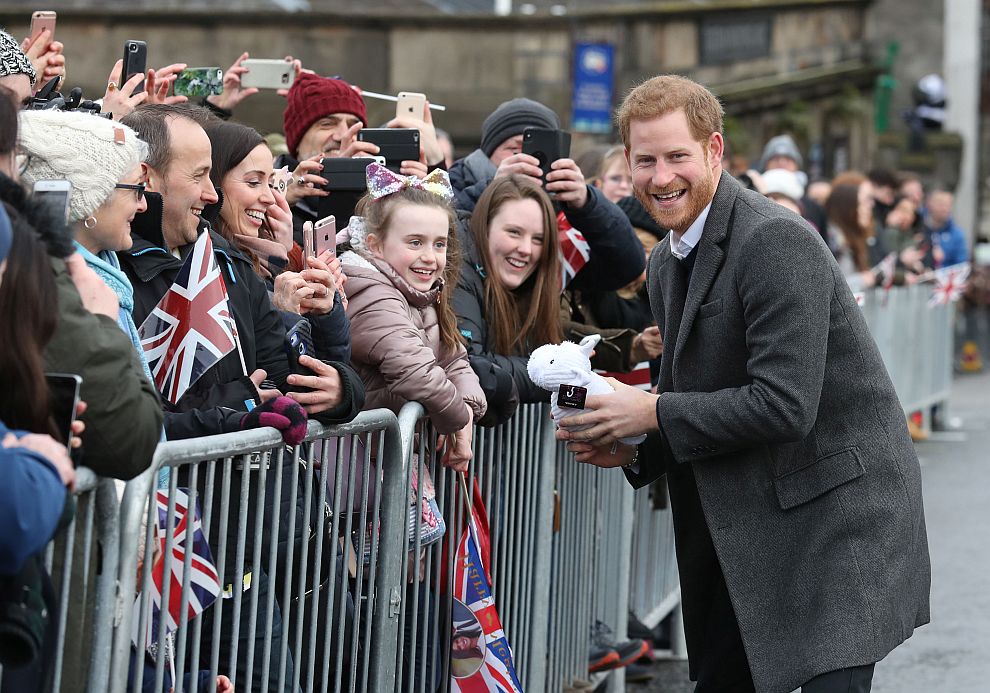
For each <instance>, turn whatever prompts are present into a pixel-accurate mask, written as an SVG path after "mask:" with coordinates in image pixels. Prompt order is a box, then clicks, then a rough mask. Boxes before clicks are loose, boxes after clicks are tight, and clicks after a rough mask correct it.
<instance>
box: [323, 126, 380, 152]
mask: <svg viewBox="0 0 990 693" xmlns="http://www.w3.org/2000/svg"><path fill="white" fill-rule="evenodd" d="M363 127H364V124H363V123H362V122H361V121H360V120H359V121H358V122H356V123H354V125H352V126H351V127H349V128H347V132H346V133H344V136H343V138H341V140H340V149H335V150H334V151H332V152H329V153H328V154H327V156H330V157H335V158H340V159H353V158H355V157H362V156H375V155H377V154H378V152H379V151H381V150H380V149H379V147H378V145H377V144H374V143H373V142H362V141H361V140H359V139H358V138H357V134H358V133H359V132H360V131H361V128H363Z"/></svg>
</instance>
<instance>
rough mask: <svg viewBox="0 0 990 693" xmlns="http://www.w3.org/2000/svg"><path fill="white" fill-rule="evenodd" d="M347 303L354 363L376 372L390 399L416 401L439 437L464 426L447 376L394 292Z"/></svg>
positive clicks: (460, 399)
mask: <svg viewBox="0 0 990 693" xmlns="http://www.w3.org/2000/svg"><path fill="white" fill-rule="evenodd" d="M363 293H367V294H372V293H374V296H371V295H368V296H365V295H355V296H352V297H351V299H350V309H351V313H350V320H351V325H352V327H353V332H352V334H353V343H352V345H351V348H352V349H353V351H354V358H355V360H358V361H361V362H363V363H367V364H368V365H370V366H371V367H373V368H376V369H378V371H379V373H381V375H382V377H383V378H384V379H385V385H386V388H387V389H388V391H389V392H390V393H392V394H393V395H395V396H397V397H400V398H402V399H405V400H407V401H410V402H419V403H420V404H422V405H423V407H424V408H425V409H426V411H427V413H428V414H429V416H430V419H431V420H432V421H433V425H434V426H435V427H436V429H437V431H438V432H440V433H452V432H453V431H458V430H460V429H462V428H464V426H466V425H467V423H468V412H467V408H466V407H465V405H464V399H463V397H461V394H460V393H459V392H458V391H457V388H456V387H455V385H454V383H453V382H451V381H450V379H449V378H448V377H447V373H446V372H445V371H444V369H443V366H442V365H441V364H440V363H439V361H438V360H437V356H436V354H434V353H433V350H432V349H431V348H430V347H429V346H428V345H427V344H426V343H424V342H423V339H422V337H421V335H420V333H419V331H418V330H417V329H416V328H415V327H414V326H413V325H412V323H410V322H409V316H408V313H407V312H406V304H405V302H404V301H403V300H402V298H401V296H400V295H399V294H398V292H395V291H390V292H376V291H375V292H373V291H372V290H370V289H369V290H367V291H366V292H363Z"/></svg>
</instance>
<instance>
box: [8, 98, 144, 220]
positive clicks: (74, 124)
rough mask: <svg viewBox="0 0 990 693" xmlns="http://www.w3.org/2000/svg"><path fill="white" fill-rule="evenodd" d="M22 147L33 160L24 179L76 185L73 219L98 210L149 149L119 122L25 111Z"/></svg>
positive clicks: (83, 115)
mask: <svg viewBox="0 0 990 693" xmlns="http://www.w3.org/2000/svg"><path fill="white" fill-rule="evenodd" d="M19 143H20V149H21V152H22V153H23V154H26V155H28V156H29V157H30V159H29V161H28V162H27V169H26V170H25V171H24V173H23V174H22V175H21V179H22V180H23V181H24V182H25V183H26V184H27V186H28V187H29V188H30V187H31V186H33V185H34V184H35V182H36V181H39V180H67V181H69V182H70V183H72V197H71V198H70V201H69V221H70V222H76V221H82V220H84V219H86V218H87V217H89V216H90V215H92V214H93V212H95V211H96V210H97V209H98V208H99V206H100V205H102V204H103V203H104V202H105V201H106V200H107V198H109V197H110V195H112V194H113V191H114V186H115V185H116V184H117V183H119V182H120V179H121V178H122V177H123V176H125V175H127V173H128V172H129V171H130V170H131V169H133V168H134V167H135V166H137V165H138V164H140V163H141V162H142V161H144V159H145V157H146V156H147V155H148V146H147V145H146V144H145V143H144V142H142V141H141V140H140V139H138V136H137V133H136V132H134V131H133V130H132V129H131V128H129V127H127V126H126V125H122V124H121V123H118V122H115V121H113V120H109V119H107V118H103V117H101V116H95V115H91V114H88V113H78V112H74V111H55V110H45V111H21V113H20V137H19Z"/></svg>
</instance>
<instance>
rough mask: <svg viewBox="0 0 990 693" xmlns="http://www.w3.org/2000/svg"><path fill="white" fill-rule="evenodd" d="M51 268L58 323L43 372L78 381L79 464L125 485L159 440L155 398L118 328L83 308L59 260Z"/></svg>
mask: <svg viewBox="0 0 990 693" xmlns="http://www.w3.org/2000/svg"><path fill="white" fill-rule="evenodd" d="M52 267H53V269H54V270H55V284H56V287H57V290H58V302H59V305H58V318H59V319H58V327H57V328H56V330H55V335H54V337H53V338H52V340H51V341H50V342H49V343H48V346H47V347H46V348H45V368H46V369H48V370H49V371H51V372H58V373H75V374H76V375H78V376H80V377H81V378H82V387H81V389H80V396H81V399H82V400H83V401H84V402H86V404H87V409H86V413H85V414H83V415H82V420H83V422H84V423H85V424H86V431H85V432H84V433H83V434H82V442H83V460H82V463H83V464H84V465H85V466H87V467H89V468H90V469H92V470H93V471H94V472H96V473H97V474H99V475H100V476H106V477H113V478H117V479H124V480H127V479H131V478H133V477H135V476H137V475H138V474H140V473H141V472H143V471H144V470H145V469H147V468H148V466H149V465H150V464H151V459H152V457H153V456H154V454H155V447H156V446H157V445H158V441H159V439H160V438H161V426H162V409H161V405H160V404H159V401H158V394H157V393H156V392H155V389H154V386H153V385H152V384H151V382H150V381H149V380H148V379H147V378H146V377H145V375H144V369H143V368H142V366H141V363H140V361H139V360H138V356H137V353H136V352H135V350H134V345H133V344H132V343H131V340H130V338H129V337H128V336H127V335H126V334H125V333H124V331H123V330H121V329H120V326H119V325H118V324H117V323H116V322H115V321H114V320H112V319H110V318H108V317H107V316H105V315H94V314H93V313H90V312H89V311H88V310H86V308H85V307H83V304H82V299H81V298H80V297H79V292H78V291H77V290H76V287H75V285H74V284H73V283H72V278H71V277H70V276H69V273H68V271H66V269H65V263H64V262H63V261H62V260H52Z"/></svg>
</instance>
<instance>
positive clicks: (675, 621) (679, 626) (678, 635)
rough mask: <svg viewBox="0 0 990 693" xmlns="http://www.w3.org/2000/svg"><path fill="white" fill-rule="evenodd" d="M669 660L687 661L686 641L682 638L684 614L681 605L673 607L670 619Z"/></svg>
mask: <svg viewBox="0 0 990 693" xmlns="http://www.w3.org/2000/svg"><path fill="white" fill-rule="evenodd" d="M670 658H671V659H687V639H686V638H685V637H684V612H683V611H682V610H681V603H680V602H678V603H677V606H676V607H674V611H673V614H672V615H671V619H670Z"/></svg>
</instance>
